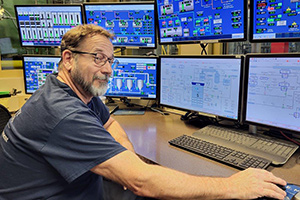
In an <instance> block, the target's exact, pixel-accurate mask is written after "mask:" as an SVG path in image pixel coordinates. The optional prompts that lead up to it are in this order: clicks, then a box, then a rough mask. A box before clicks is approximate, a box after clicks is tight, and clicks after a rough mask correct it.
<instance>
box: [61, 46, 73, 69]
mask: <svg viewBox="0 0 300 200" xmlns="http://www.w3.org/2000/svg"><path fill="white" fill-rule="evenodd" d="M61 57H62V60H63V64H64V67H65V68H66V69H67V70H68V71H70V70H71V69H72V66H73V62H74V57H73V56H72V52H71V51H70V50H68V49H66V50H64V51H63V52H62V55H61Z"/></svg>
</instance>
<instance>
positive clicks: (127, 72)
mask: <svg viewBox="0 0 300 200" xmlns="http://www.w3.org/2000/svg"><path fill="white" fill-rule="evenodd" d="M115 58H116V59H118V60H119V65H118V66H117V67H116V69H115V70H114V72H113V75H112V78H111V80H110V81H109V88H108V90H107V92H106V94H105V96H110V97H128V98H130V97H137V98H145V99H155V98H156V76H157V74H156V73H157V57H128V56H127V57H125V56H124V57H118V56H116V57H115Z"/></svg>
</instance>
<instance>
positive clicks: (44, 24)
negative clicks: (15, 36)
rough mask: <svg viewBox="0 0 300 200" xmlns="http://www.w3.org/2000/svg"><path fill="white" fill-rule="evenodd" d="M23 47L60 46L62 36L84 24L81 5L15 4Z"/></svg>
mask: <svg viewBox="0 0 300 200" xmlns="http://www.w3.org/2000/svg"><path fill="white" fill-rule="evenodd" d="M15 12H16V18H17V23H18V31H19V35H20V41H21V46H23V47H51V46H60V42H61V38H62V36H63V35H64V34H65V33H66V32H67V31H68V30H69V29H71V28H72V27H75V26H77V25H79V24H82V7H81V5H15Z"/></svg>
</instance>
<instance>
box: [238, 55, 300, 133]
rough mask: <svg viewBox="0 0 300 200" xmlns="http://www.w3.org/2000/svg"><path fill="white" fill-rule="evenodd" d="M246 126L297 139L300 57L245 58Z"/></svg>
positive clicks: (299, 114) (299, 108) (256, 56)
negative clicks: (293, 133)
mask: <svg viewBox="0 0 300 200" xmlns="http://www.w3.org/2000/svg"><path fill="white" fill-rule="evenodd" d="M245 66H246V69H245V70H246V73H245V74H246V75H245V78H246V81H245V101H244V102H245V105H244V108H245V111H244V119H245V122H246V123H248V124H252V125H258V126H262V127H267V128H270V129H275V130H287V131H290V132H295V133H297V134H298V135H300V123H299V122H300V81H299V80H300V55H299V54H260V55H258V54H249V55H247V56H246V65H245Z"/></svg>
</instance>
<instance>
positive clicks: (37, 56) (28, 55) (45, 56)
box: [22, 54, 61, 94]
mask: <svg viewBox="0 0 300 200" xmlns="http://www.w3.org/2000/svg"><path fill="white" fill-rule="evenodd" d="M25 57H30V58H61V56H57V55H33V54H24V55H22V65H23V66H22V69H23V80H24V89H25V94H33V93H34V92H28V91H27V90H28V88H27V87H26V85H27V80H26V72H25V60H24V58H25Z"/></svg>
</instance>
